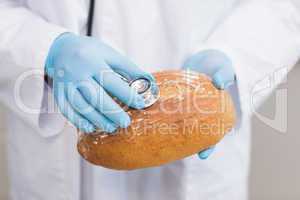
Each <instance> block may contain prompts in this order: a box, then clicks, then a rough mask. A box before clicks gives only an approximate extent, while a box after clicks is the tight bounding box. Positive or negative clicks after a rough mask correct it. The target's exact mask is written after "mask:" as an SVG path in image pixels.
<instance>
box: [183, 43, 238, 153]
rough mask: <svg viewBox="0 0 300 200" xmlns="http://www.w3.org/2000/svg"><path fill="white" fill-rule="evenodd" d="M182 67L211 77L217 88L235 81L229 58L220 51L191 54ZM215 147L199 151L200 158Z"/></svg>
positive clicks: (224, 86) (225, 86)
mask: <svg viewBox="0 0 300 200" xmlns="http://www.w3.org/2000/svg"><path fill="white" fill-rule="evenodd" d="M184 69H186V70H193V71H198V72H201V73H204V74H207V75H208V76H210V77H211V78H212V82H213V84H214V85H215V86H216V87H217V88H219V89H226V88H227V87H229V86H230V85H231V84H233V83H234V81H235V72H234V69H233V67H232V62H231V60H230V59H229V58H228V57H227V56H226V55H225V54H224V53H223V52H221V51H218V50H213V49H212V50H205V51H201V52H198V53H196V54H195V55H193V56H191V57H190V58H189V59H187V61H186V62H185V63H184ZM214 148H215V147H211V148H209V149H207V150H204V151H202V152H200V153H199V154H198V155H199V157H200V158H201V159H206V158H208V157H209V155H210V154H211V153H212V152H213V151H214Z"/></svg>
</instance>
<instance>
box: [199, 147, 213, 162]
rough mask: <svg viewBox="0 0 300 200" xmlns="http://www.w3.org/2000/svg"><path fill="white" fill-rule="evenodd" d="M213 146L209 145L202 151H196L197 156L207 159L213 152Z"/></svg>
mask: <svg viewBox="0 0 300 200" xmlns="http://www.w3.org/2000/svg"><path fill="white" fill-rule="evenodd" d="M214 149H215V147H210V148H208V149H206V150H204V151H201V152H199V153H198V156H199V158H200V159H202V160H205V159H207V158H208V157H209V156H210V155H211V154H212V153H213V152H214Z"/></svg>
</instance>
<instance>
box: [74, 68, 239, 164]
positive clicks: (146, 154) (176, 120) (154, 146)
mask: <svg viewBox="0 0 300 200" xmlns="http://www.w3.org/2000/svg"><path fill="white" fill-rule="evenodd" d="M154 76H155V78H156V80H157V83H158V86H159V88H160V99H159V100H158V102H156V103H155V104H154V105H152V106H151V107H149V108H147V109H145V110H134V109H129V110H128V113H129V115H130V116H131V118H132V124H131V125H130V127H129V128H127V129H119V130H118V131H117V133H114V134H113V135H108V134H105V133H94V134H90V135H88V134H82V135H81V138H80V140H79V143H78V151H79V153H80V154H81V155H82V156H83V158H85V159H86V160H88V161H89V162H91V163H93V164H95V165H101V166H104V167H107V168H111V169H118V170H132V169H139V168H146V167H152V166H160V165H163V164H166V163H169V162H172V161H175V160H179V159H182V158H184V157H187V156H190V155H192V154H195V153H197V152H199V151H201V150H204V149H206V148H208V147H210V146H212V145H215V144H216V143H217V142H219V141H220V140H221V139H222V138H223V137H224V135H225V134H226V133H228V132H229V131H230V130H231V129H232V127H233V125H234V121H235V111H234V107H233V103H232V100H231V97H230V96H229V95H228V94H227V92H226V91H222V90H218V89H216V88H215V87H214V86H213V84H212V83H211V81H210V79H209V78H208V77H207V76H205V75H203V74H199V73H195V72H185V71H164V72H157V73H155V74H154Z"/></svg>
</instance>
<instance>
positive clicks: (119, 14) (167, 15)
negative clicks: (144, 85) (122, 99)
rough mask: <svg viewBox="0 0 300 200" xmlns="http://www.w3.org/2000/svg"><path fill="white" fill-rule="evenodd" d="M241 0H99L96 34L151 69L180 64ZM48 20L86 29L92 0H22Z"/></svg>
mask: <svg viewBox="0 0 300 200" xmlns="http://www.w3.org/2000/svg"><path fill="white" fill-rule="evenodd" d="M238 1H240V0H222V1H220V0H187V1H182V0H164V1H160V0H151V1H148V0H132V1H128V0H96V5H95V15H94V24H93V36H94V37H98V38H101V39H102V40H103V41H105V42H107V43H108V44H109V45H111V46H113V47H114V48H116V49H118V50H119V51H121V52H122V53H124V54H126V55H127V56H128V57H130V58H131V59H132V60H133V61H134V62H136V63H137V64H138V65H140V66H141V67H142V68H144V69H146V70H148V71H156V70H161V69H173V68H180V67H181V65H182V63H183V62H184V60H185V59H186V58H187V56H189V55H191V54H192V53H194V52H195V51H197V49H198V48H200V47H201V44H202V43H203V42H204V41H205V40H206V39H207V38H208V37H209V35H210V34H211V33H212V32H213V31H214V28H215V27H216V26H217V25H218V24H220V23H222V21H223V19H224V18H225V17H226V15H227V14H228V13H230V11H231V10H232V9H234V7H235V5H236V4H237V2H238ZM23 2H24V4H25V5H26V6H27V7H28V8H29V9H31V10H32V11H33V12H35V13H37V14H39V15H41V16H42V17H44V18H45V19H46V20H47V21H49V22H51V23H55V24H58V25H61V26H64V27H66V28H68V29H69V30H71V31H74V32H76V33H80V34H85V33H86V26H87V18H88V10H89V3H90V1H89V0H52V1H40V0H23Z"/></svg>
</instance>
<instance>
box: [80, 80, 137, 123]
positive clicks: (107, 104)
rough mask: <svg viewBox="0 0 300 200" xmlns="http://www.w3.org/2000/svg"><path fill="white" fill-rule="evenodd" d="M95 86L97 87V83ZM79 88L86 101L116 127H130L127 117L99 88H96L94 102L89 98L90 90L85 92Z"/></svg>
mask: <svg viewBox="0 0 300 200" xmlns="http://www.w3.org/2000/svg"><path fill="white" fill-rule="evenodd" d="M91 83H92V82H91ZM96 84H97V85H98V83H96ZM79 88H80V92H82V94H83V96H85V98H86V100H87V101H89V102H90V103H91V105H92V106H93V107H94V108H95V109H96V110H98V111H99V112H100V113H101V114H103V115H104V116H105V117H106V118H107V119H109V120H110V121H112V122H113V123H114V124H115V125H116V126H120V127H121V128H126V127H128V126H129V125H130V123H131V120H130V117H129V115H128V114H127V113H126V112H125V111H124V110H123V109H122V108H121V107H120V106H119V105H118V104H117V103H116V102H115V101H114V100H113V99H112V98H111V97H110V96H109V95H108V94H107V93H106V91H105V90H104V89H103V88H102V87H101V86H97V88H98V89H96V90H97V94H96V95H95V96H96V97H97V98H96V100H95V99H94V98H89V92H91V91H90V90H88V89H86V90H85V89H84V88H82V87H80V86H79Z"/></svg>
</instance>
